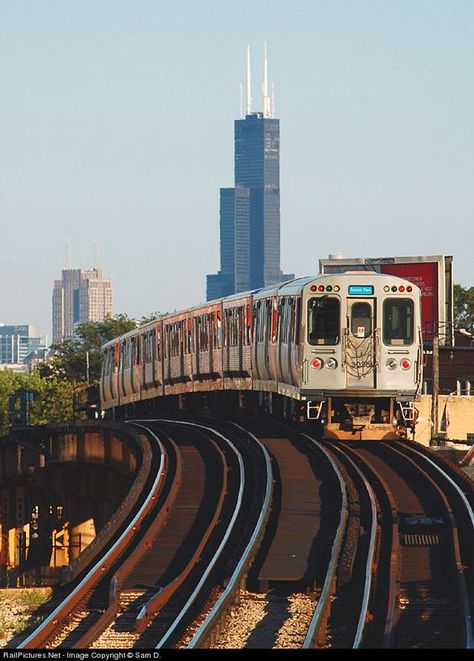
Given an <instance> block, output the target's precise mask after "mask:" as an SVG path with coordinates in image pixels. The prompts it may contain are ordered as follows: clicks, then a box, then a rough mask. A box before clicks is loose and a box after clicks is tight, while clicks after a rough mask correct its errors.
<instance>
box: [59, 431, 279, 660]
mask: <svg viewBox="0 0 474 661" xmlns="http://www.w3.org/2000/svg"><path fill="white" fill-rule="evenodd" d="M139 424H140V426H141V428H146V429H147V430H148V433H149V434H152V435H156V436H160V437H161V436H162V435H163V434H165V435H166V436H168V437H169V438H170V439H171V437H172V438H173V443H174V444H175V446H176V449H177V463H179V464H180V465H181V471H180V474H181V479H180V485H179V486H180V488H179V490H178V491H177V494H176V498H175V501H174V503H173V504H172V506H171V507H170V508H169V509H170V511H169V517H168V521H167V524H166V526H164V527H162V528H160V529H159V530H158V532H157V534H156V536H155V537H154V538H151V536H150V534H149V533H148V534H147V539H148V542H149V544H148V546H149V548H148V549H147V550H146V551H145V552H144V553H143V554H142V555H141V557H140V561H139V563H135V564H133V563H131V562H130V561H128V560H127V558H126V557H125V558H122V559H120V562H119V563H118V567H117V568H116V571H117V572H120V580H119V581H115V583H114V590H115V599H114V606H115V607H114V608H113V609H109V612H108V617H106V616H105V611H104V605H103V603H102V605H101V602H103V601H104V594H103V593H102V592H100V590H98V591H96V592H94V593H93V594H91V595H89V597H88V602H87V603H88V608H85V609H84V608H83V607H82V610H81V609H77V610H76V619H77V622H76V621H74V622H72V618H70V629H69V630H68V631H67V634H66V635H65V636H64V635H63V636H62V638H61V639H59V638H56V639H55V640H53V641H52V646H54V647H57V646H63V647H72V646H76V647H85V646H88V645H90V646H91V647H98V648H102V649H105V648H106V649H111V648H120V649H123V648H129V647H134V648H147V649H148V648H152V647H158V648H160V647H170V646H181V647H182V646H186V645H188V643H190V642H191V639H192V642H191V644H190V646H199V645H201V646H202V645H203V644H204V643H203V641H205V640H208V639H209V637H211V636H212V635H213V632H214V630H215V628H216V627H217V626H218V625H219V623H220V620H221V618H222V617H223V616H224V614H225V612H226V605H227V604H228V603H229V600H230V596H229V595H231V594H232V591H233V590H235V589H236V586H238V585H239V584H240V582H241V581H242V580H243V577H244V576H245V573H246V572H247V570H248V566H249V564H250V562H251V560H252V558H253V555H254V553H255V549H256V548H257V547H258V544H259V541H260V539H261V537H262V535H263V531H264V528H265V524H266V520H267V518H268V512H269V509H270V503H271V489H272V476H271V469H270V463H269V461H268V458H267V457H266V455H265V452H264V449H263V448H261V447H259V446H255V445H254V443H253V442H252V441H251V439H249V438H248V436H246V435H245V434H243V433H242V431H241V430H239V429H238V428H236V427H234V428H233V435H234V437H235V438H234V439H233V440H231V439H230V438H229V435H228V434H227V435H226V434H224V433H221V431H219V430H218V429H213V428H210V427H208V426H205V425H202V424H194V423H192V422H184V421H171V420H168V421H166V420H160V421H155V422H150V421H146V422H142V423H139ZM268 470H270V472H269V474H268V476H267V478H266V480H265V479H264V480H262V476H263V475H265V473H266V472H267V471H268ZM150 520H152V519H151V517H150ZM127 563H128V565H129V568H128V570H127V569H126V568H125V567H124V565H125V564H127ZM107 579H108V577H107ZM103 584H107V580H106V581H103ZM223 585H225V586H226V587H225V588H224V587H221V586H223ZM97 611H99V613H100V616H99V617H98V618H97V616H96V615H95V614H96V613H97ZM207 614H208V616H207ZM91 618H93V619H94V618H95V619H94V626H93V629H92V630H89V631H88V633H87V634H83V633H82V631H81V630H82V629H84V627H85V626H87V624H88V623H90V621H91ZM80 620H81V621H82V624H81V623H80V622H79V621H80ZM107 624H108V626H106V625H107ZM71 629H74V631H72V630H71Z"/></svg>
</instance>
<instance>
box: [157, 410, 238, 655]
mask: <svg viewBox="0 0 474 661" xmlns="http://www.w3.org/2000/svg"><path fill="white" fill-rule="evenodd" d="M154 422H166V423H172V424H179V425H187V426H191V427H195V428H197V429H204V430H206V431H207V432H210V433H211V434H214V435H216V436H218V437H219V438H220V439H221V440H223V441H224V442H225V443H226V444H227V445H228V446H229V447H230V448H231V450H232V451H233V452H234V454H235V456H236V457H237V460H238V463H239V468H240V481H239V493H238V496H237V500H236V504H235V508H234V512H233V513H232V517H231V519H230V521H229V524H228V526H227V529H226V531H225V533H224V535H223V537H222V539H221V541H220V544H219V546H218V548H217V550H216V552H215V553H214V556H213V557H212V559H211V560H210V561H209V563H208V565H207V567H206V569H205V571H204V572H203V574H202V576H201V578H200V579H199V581H198V583H197V585H196V586H195V588H194V590H193V592H192V594H191V595H190V596H189V598H188V599H187V601H186V603H185V605H184V606H183V608H182V609H181V611H180V613H179V614H178V616H177V617H176V618H175V620H174V621H173V623H172V624H171V626H170V627H169V629H168V631H167V632H166V633H165V635H164V636H162V638H161V640H160V641H159V642H158V643H157V645H156V647H155V649H160V648H162V647H165V645H166V644H167V643H169V642H170V641H171V639H172V638H173V637H174V636H175V635H176V632H177V630H178V628H179V626H180V625H181V624H182V622H183V620H184V618H185V616H186V615H187V613H188V611H189V609H190V607H191V606H192V605H193V603H194V602H195V601H196V599H197V597H198V596H199V594H200V592H201V590H202V588H203V586H204V584H205V583H206V581H207V580H208V578H209V575H210V573H211V571H212V570H213V568H214V566H215V564H216V562H217V561H218V560H219V558H220V557H221V554H222V552H223V550H224V548H225V546H226V543H227V540H228V539H229V536H230V534H231V532H232V530H233V528H234V524H235V521H236V519H237V516H238V515H239V512H240V506H241V503H242V498H243V492H244V486H245V469H244V463H243V460H242V456H241V454H240V452H239V451H238V450H237V448H236V447H235V445H234V444H233V443H232V441H230V440H229V439H228V438H226V437H225V436H224V435H223V434H221V433H220V432H219V431H217V430H215V429H212V427H207V426H206V425H200V424H197V423H194V422H184V421H180V420H167V419H158V420H154Z"/></svg>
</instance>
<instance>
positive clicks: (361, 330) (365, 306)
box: [351, 303, 372, 339]
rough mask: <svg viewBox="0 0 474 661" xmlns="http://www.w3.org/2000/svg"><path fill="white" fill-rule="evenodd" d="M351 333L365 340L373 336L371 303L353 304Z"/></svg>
mask: <svg viewBox="0 0 474 661" xmlns="http://www.w3.org/2000/svg"><path fill="white" fill-rule="evenodd" d="M351 332H352V335H353V336H354V337H357V338H360V339H363V338H365V337H369V336H370V335H371V334H372V307H371V305H370V303H353V304H352V306H351Z"/></svg>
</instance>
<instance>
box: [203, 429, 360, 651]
mask: <svg viewBox="0 0 474 661" xmlns="http://www.w3.org/2000/svg"><path fill="white" fill-rule="evenodd" d="M246 426H247V427H249V428H251V431H250V429H247V430H246V433H247V434H249V435H250V436H251V437H252V438H253V439H254V442H255V443H257V442H259V443H261V444H262V445H263V446H264V447H265V448H266V451H267V452H269V453H270V454H271V456H272V464H273V473H274V480H275V486H274V496H273V506H272V514H271V517H270V520H269V523H268V526H267V531H266V534H265V538H264V539H263V542H262V544H261V547H260V550H259V552H258V554H257V557H256V559H255V562H254V565H253V567H252V569H251V571H250V572H249V575H248V579H247V583H246V586H242V588H241V589H240V590H239V591H238V592H237V593H236V594H234V604H233V606H232V607H231V608H230V609H229V610H230V612H229V617H228V618H227V621H226V622H225V623H224V624H223V625H222V626H221V627H220V628H219V630H218V631H217V632H216V633H215V635H214V636H213V637H212V639H211V641H210V646H211V647H213V648H221V649H222V648H228V647H249V648H271V647H282V648H284V647H293V648H301V647H309V646H312V645H313V644H314V643H315V641H316V639H317V637H318V636H319V635H320V631H321V630H322V629H324V624H325V620H326V617H327V610H328V609H327V605H328V604H329V603H330V601H331V595H332V592H333V585H334V582H335V577H336V571H337V559H338V556H339V551H340V547H341V545H342V544H343V538H344V531H345V524H346V519H347V513H346V487H345V482H344V479H343V476H342V474H341V473H340V471H339V469H338V467H337V466H336V463H335V461H334V460H333V458H332V457H331V456H330V454H329V453H328V452H327V451H326V450H325V449H324V447H323V446H321V445H319V444H316V443H315V442H314V441H313V440H312V439H310V438H308V437H304V436H303V435H301V434H298V433H295V432H294V431H293V430H288V429H286V428H283V427H282V426H280V425H276V424H265V425H263V426H261V425H255V424H253V425H246ZM331 501H332V504H333V505H334V509H333V510H332V511H330V510H331V506H330V505H329V503H330V502H331ZM323 503H324V506H323ZM322 510H323V511H322ZM245 587H246V589H244V588H245Z"/></svg>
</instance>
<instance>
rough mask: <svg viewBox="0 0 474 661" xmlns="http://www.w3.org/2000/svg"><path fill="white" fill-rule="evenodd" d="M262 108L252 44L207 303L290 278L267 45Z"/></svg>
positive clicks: (277, 123)
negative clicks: (283, 261) (283, 247)
mask: <svg viewBox="0 0 474 661" xmlns="http://www.w3.org/2000/svg"><path fill="white" fill-rule="evenodd" d="M263 71H264V74H263V82H262V86H261V90H262V98H261V105H260V104H258V103H255V105H253V98H252V97H253V95H252V66H251V51H250V46H247V67H246V86H245V113H244V104H243V89H242V85H241V87H240V119H236V120H235V121H234V187H233V188H221V189H220V204H219V235H220V270H219V272H218V273H213V274H209V275H207V278H206V300H208V301H211V300H213V299H216V298H221V297H223V296H230V295H232V294H238V293H240V292H245V291H250V290H253V289H258V288H261V287H268V286H269V285H273V284H276V283H277V282H282V281H284V280H290V279H292V278H293V277H294V275H293V274H291V275H290V274H283V273H282V270H281V265H280V120H279V119H278V118H277V116H276V113H275V93H274V87H273V86H272V93H271V94H270V88H269V83H268V53H267V44H266V43H265V44H264V68H263Z"/></svg>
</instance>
